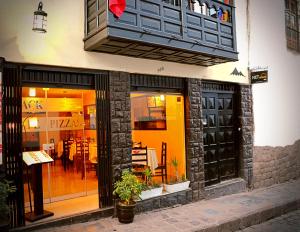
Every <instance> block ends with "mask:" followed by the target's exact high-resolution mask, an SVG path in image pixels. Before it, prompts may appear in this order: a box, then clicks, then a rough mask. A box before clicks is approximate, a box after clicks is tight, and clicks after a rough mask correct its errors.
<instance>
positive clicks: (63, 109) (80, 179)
mask: <svg viewBox="0 0 300 232" xmlns="http://www.w3.org/2000/svg"><path fill="white" fill-rule="evenodd" d="M33 89H34V91H33ZM22 104H23V105H22V117H23V150H24V151H38V150H44V151H46V152H47V153H48V154H49V155H50V156H51V157H52V158H53V160H54V162H52V163H50V164H43V173H42V178H43V183H42V184H43V197H44V203H48V202H56V201H60V200H65V199H71V198H76V197H80V196H87V195H89V194H97V193H98V191H97V189H98V177H97V173H96V167H97V143H96V141H97V139H96V126H95V123H96V118H95V117H96V107H95V91H92V90H74V89H56V88H50V89H49V88H23V90H22ZM25 170H26V168H25ZM24 175H25V178H24V179H25V180H26V181H25V184H24V187H25V193H24V196H25V202H28V203H27V205H28V204H29V191H28V188H31V189H32V188H34V186H31V185H32V184H33V182H32V179H33V178H34V176H32V175H30V168H29V175H27V172H26V173H25V174H24ZM28 183H29V187H28ZM31 199H33V196H32V195H31ZM95 199H96V198H95ZM94 203H95V205H96V206H98V202H94Z"/></svg>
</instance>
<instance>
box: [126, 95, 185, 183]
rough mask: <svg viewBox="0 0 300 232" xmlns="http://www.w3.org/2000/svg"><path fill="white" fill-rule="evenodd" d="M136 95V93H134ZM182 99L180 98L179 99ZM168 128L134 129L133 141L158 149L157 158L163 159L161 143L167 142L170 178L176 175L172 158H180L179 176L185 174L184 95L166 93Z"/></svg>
mask: <svg viewBox="0 0 300 232" xmlns="http://www.w3.org/2000/svg"><path fill="white" fill-rule="evenodd" d="M133 96H134V94H133ZM179 99H180V100H179ZM166 116H167V117H166V118H167V130H132V141H134V142H140V141H141V142H142V144H143V146H147V147H151V148H155V149H156V153H157V159H158V162H159V163H160V159H161V156H160V154H161V143H162V142H166V143H167V168H168V170H167V172H168V178H169V177H173V176H175V171H174V168H173V166H172V165H171V160H172V159H174V158H175V157H176V159H177V160H178V163H179V164H178V173H179V177H180V178H181V176H182V175H183V174H184V175H185V171H186V170H185V169H186V168H185V167H186V162H185V129H184V101H183V97H182V96H176V95H166Z"/></svg>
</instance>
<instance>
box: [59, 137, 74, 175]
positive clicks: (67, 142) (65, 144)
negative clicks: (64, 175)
mask: <svg viewBox="0 0 300 232" xmlns="http://www.w3.org/2000/svg"><path fill="white" fill-rule="evenodd" d="M71 144H72V141H70V140H63V154H62V157H61V159H62V163H63V167H64V171H66V170H67V169H69V165H70V158H69V156H70V146H71Z"/></svg>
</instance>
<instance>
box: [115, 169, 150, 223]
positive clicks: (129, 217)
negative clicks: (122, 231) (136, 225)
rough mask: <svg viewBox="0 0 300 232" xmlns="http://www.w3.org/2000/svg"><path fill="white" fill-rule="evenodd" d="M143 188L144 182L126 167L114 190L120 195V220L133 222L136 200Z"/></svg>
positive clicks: (118, 209) (118, 206)
mask: <svg viewBox="0 0 300 232" xmlns="http://www.w3.org/2000/svg"><path fill="white" fill-rule="evenodd" d="M143 189H144V185H143V183H141V182H140V181H139V179H138V178H137V176H135V175H134V174H133V173H132V172H131V171H129V170H128V169H126V170H124V171H123V172H122V176H121V180H119V181H117V182H116V183H115V184H114V192H113V193H114V194H115V195H117V196H118V197H119V202H118V204H117V215H118V219H119V222H121V223H131V222H132V221H133V218H134V211H135V206H136V200H137V199H138V197H139V195H140V194H141V192H142V190H143Z"/></svg>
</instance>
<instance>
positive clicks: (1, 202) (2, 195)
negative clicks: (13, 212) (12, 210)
mask: <svg viewBox="0 0 300 232" xmlns="http://www.w3.org/2000/svg"><path fill="white" fill-rule="evenodd" d="M15 191H16V187H14V186H12V183H11V182H10V181H7V180H5V179H3V180H1V181H0V231H3V232H5V231H8V230H9V221H10V220H9V206H8V205H7V197H8V195H9V194H10V193H13V192H15Z"/></svg>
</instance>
